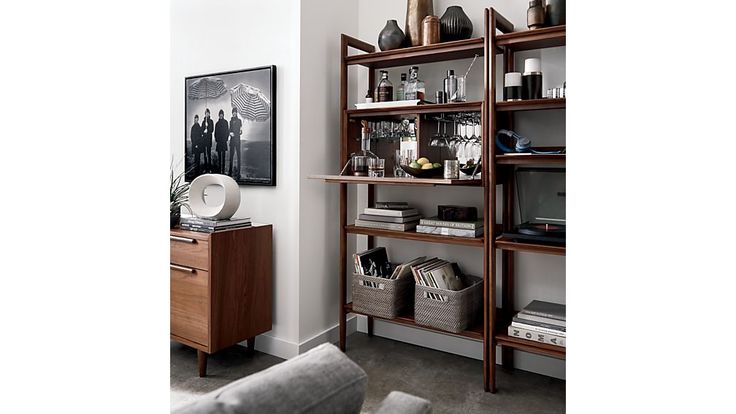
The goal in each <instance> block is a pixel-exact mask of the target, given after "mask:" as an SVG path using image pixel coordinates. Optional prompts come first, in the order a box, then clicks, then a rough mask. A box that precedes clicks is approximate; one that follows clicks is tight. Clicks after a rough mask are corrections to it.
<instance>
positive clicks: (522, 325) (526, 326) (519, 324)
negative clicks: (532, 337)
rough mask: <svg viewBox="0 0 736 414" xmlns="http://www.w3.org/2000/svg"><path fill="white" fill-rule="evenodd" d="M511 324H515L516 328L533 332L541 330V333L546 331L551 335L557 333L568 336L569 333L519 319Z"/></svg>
mask: <svg viewBox="0 0 736 414" xmlns="http://www.w3.org/2000/svg"><path fill="white" fill-rule="evenodd" d="M511 326H513V327H514V328H521V329H526V330H527V331H532V332H541V333H546V334H549V335H557V336H561V337H563V338H564V337H566V336H567V333H566V332H565V331H561V330H559V329H552V328H546V327H544V326H539V325H529V324H526V323H522V322H517V321H513V322H511Z"/></svg>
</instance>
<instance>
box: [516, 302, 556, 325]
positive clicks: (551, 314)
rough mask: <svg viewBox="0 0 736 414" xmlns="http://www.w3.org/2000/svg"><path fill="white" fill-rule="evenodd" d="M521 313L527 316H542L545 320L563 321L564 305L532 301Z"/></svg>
mask: <svg viewBox="0 0 736 414" xmlns="http://www.w3.org/2000/svg"><path fill="white" fill-rule="evenodd" d="M522 311H523V312H524V313H526V314H529V315H536V316H544V317H545V318H550V319H558V320H561V321H564V320H565V305H561V304H559V303H551V302H544V301H541V300H533V301H532V303H530V304H528V305H526V306H525V307H524V309H522Z"/></svg>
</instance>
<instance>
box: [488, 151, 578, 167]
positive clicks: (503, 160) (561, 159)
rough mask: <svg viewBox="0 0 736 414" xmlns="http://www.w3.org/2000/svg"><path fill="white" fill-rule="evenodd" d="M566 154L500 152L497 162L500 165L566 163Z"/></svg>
mask: <svg viewBox="0 0 736 414" xmlns="http://www.w3.org/2000/svg"><path fill="white" fill-rule="evenodd" d="M563 148H564V147H544V148H536V147H535V149H537V150H539V151H557V150H561V149H563ZM565 158H566V154H518V153H517V154H514V153H511V154H499V155H496V164H499V165H565Z"/></svg>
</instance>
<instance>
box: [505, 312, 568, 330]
mask: <svg viewBox="0 0 736 414" xmlns="http://www.w3.org/2000/svg"><path fill="white" fill-rule="evenodd" d="M516 317H517V318H519V319H520V320H521V321H524V322H526V323H531V322H541V323H548V324H551V325H557V326H562V327H565V326H567V322H566V321H562V320H559V319H552V318H545V317H544V316H537V315H530V314H528V313H526V312H524V311H521V312H519V313H517V314H516Z"/></svg>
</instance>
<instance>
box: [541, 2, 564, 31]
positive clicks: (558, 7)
mask: <svg viewBox="0 0 736 414" xmlns="http://www.w3.org/2000/svg"><path fill="white" fill-rule="evenodd" d="M544 19H545V24H546V25H547V26H559V25H561V24H565V0H549V1H548V2H547V7H546V8H545V18H544Z"/></svg>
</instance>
